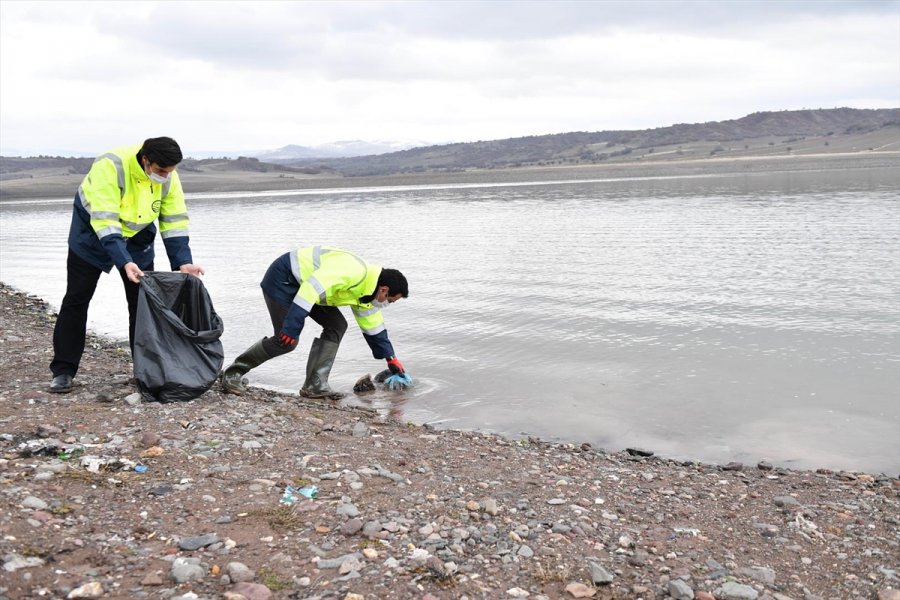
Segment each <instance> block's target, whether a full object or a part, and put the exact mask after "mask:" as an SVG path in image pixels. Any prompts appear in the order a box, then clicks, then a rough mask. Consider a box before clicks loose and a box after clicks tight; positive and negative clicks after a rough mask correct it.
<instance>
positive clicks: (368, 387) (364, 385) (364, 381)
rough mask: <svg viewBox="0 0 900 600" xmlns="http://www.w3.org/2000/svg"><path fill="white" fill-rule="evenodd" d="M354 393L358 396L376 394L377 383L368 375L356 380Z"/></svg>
mask: <svg viewBox="0 0 900 600" xmlns="http://www.w3.org/2000/svg"><path fill="white" fill-rule="evenodd" d="M353 391H354V392H355V393H357V394H361V393H365V392H374V391H375V383H374V382H373V381H372V376H371V375H369V374H366V375H364V376H362V377H360V378H359V379H357V380H356V383H354V384H353Z"/></svg>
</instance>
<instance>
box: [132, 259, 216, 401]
mask: <svg viewBox="0 0 900 600" xmlns="http://www.w3.org/2000/svg"><path fill="white" fill-rule="evenodd" d="M223 331H225V326H224V325H223V324H222V319H220V318H219V315H217V314H216V311H215V309H214V308H213V304H212V300H211V299H210V297H209V293H208V292H207V291H206V286H204V285H203V282H202V281H200V279H199V278H197V277H194V276H193V275H188V274H187V273H174V272H171V273H170V272H166V271H154V272H148V273H146V274H145V275H144V277H143V278H142V279H141V289H140V292H139V294H138V305H137V321H136V323H135V328H134V356H133V359H134V379H135V381H136V382H137V387H138V391H139V392H140V393H141V395H142V396H143V398H144V400H145V401H148V402H179V401H184V400H193V399H194V398H197V397H198V396H200V395H202V394H203V393H204V392H206V390H208V389H209V388H211V387H212V385H213V384H214V383H215V382H216V378H217V377H218V375H219V371H220V370H221V369H222V363H223V361H224V360H225V353H224V352H223V350H222V342H221V341H219V338H220V337H222V332H223Z"/></svg>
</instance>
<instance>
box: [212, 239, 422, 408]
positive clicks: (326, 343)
mask: <svg viewBox="0 0 900 600" xmlns="http://www.w3.org/2000/svg"><path fill="white" fill-rule="evenodd" d="M260 287H262V290H263V298H264V299H265V301H266V307H267V308H268V309H269V316H270V317H271V319H272V327H273V330H274V335H272V336H271V337H265V338H262V339H261V340H259V341H258V342H256V343H255V344H253V345H252V346H250V347H249V348H248V349H247V350H245V351H244V352H243V353H242V354H241V355H240V356H238V357H237V358H236V359H235V361H234V362H233V363H232V364H231V365H230V366H229V367H228V368H226V369H225V372H224V374H223V377H222V385H223V387H224V388H225V391H228V392H231V393H233V394H242V393H244V392H246V391H247V389H246V388H245V387H244V384H243V382H242V377H243V376H244V374H246V373H247V372H248V371H249V370H250V369H254V368H256V367H258V366H259V365H261V364H262V363H264V362H266V361H267V360H269V359H271V358H275V357H276V356H281V355H282V354H287V353H288V352H291V351H292V350H293V349H294V348H296V347H297V339H298V338H299V337H300V332H301V331H302V330H303V324H304V322H305V321H306V317H310V318H311V319H312V320H313V321H315V322H316V323H318V324H319V325H321V326H322V335H321V337H318V338H316V339H314V340H313V343H312V347H311V348H310V351H309V358H308V359H307V362H306V381H305V383H304V384H303V387H302V388H301V389H300V395H301V396H305V397H307V398H339V397H341V396H342V395H343V394H340V393H338V392H335V391H334V390H332V389H331V387H330V386H329V385H328V376H329V375H330V374H331V367H332V365H333V364H334V359H335V356H336V355H337V350H338V346H339V345H340V343H341V339H342V338H343V337H344V333H345V332H346V331H347V320H346V319H344V316H343V315H342V314H341V311H340V309H338V308H337V307H339V306H349V307H350V309H351V311H352V312H353V316H354V317H355V318H356V322H357V324H358V325H359V327H360V329H362V333H363V337H364V338H365V340H366V342H368V344H369V347H370V348H371V349H372V356H374V357H375V358H378V359H385V360H387V364H388V368H389V369H390V370H391V372H392V373H393V374H395V375H404V374H405V370H404V368H403V365H402V364H401V363H400V361H399V360H397V356H396V355H395V354H394V347H393V346H392V345H391V342H390V340H389V339H388V335H387V330H386V329H385V328H384V317H383V315H382V314H381V309H382V308H383V307H385V306H387V305H388V304H391V303H393V302H396V301H397V300H400V299H401V298H406V297H408V296H409V288H408V286H407V283H406V277H404V276H403V273H401V272H400V271H398V270H396V269H385V268H382V267H380V266H378V265H373V264H371V263H367V262H365V261H364V260H362V259H361V258H359V257H357V256H355V255H354V254H351V253H350V252H347V251H346V250H341V249H340V248H332V247H327V246H313V247H309V248H300V249H298V250H296V251H294V252H288V253H286V254H283V255H281V256H280V257H278V258H277V259H275V261H274V262H273V263H272V264H271V265H270V266H269V269H268V270H267V271H266V274H265V276H264V277H263V280H262V283H261V284H260Z"/></svg>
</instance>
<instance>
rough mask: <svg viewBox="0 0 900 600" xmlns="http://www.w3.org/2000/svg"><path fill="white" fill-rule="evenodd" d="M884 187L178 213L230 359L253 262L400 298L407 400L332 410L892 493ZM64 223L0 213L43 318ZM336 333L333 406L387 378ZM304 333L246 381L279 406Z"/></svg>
mask: <svg viewBox="0 0 900 600" xmlns="http://www.w3.org/2000/svg"><path fill="white" fill-rule="evenodd" d="M898 190H900V169H894V170H891V169H887V170H885V169H880V170H873V169H848V170H844V171H836V172H835V171H832V172H824V171H823V172H805V173H787V172H785V173H769V174H763V175H760V174H753V175H751V174H746V175H733V176H715V177H677V178H646V179H628V180H596V181H580V182H548V183H539V184H513V185H482V186H479V185H466V186H417V187H401V188H373V189H344V190H327V191H319V192H316V191H304V192H301V193H293V194H291V193H285V192H277V193H256V194H245V195H240V194H223V195H218V196H217V195H210V194H206V195H199V194H198V195H194V196H192V197H189V208H190V214H191V218H192V229H191V231H192V236H191V242H192V248H193V251H194V257H195V260H196V262H198V263H200V264H203V265H204V266H205V267H206V269H207V275H206V276H205V277H204V281H205V283H206V286H207V287H208V289H209V291H210V294H211V295H212V298H213V301H214V303H215V307H216V310H217V311H218V313H219V314H220V315H221V316H222V318H223V320H224V322H225V334H224V337H223V343H224V346H225V351H226V361H228V362H230V361H231V360H232V359H233V358H234V357H235V356H236V355H237V354H239V353H240V352H241V351H242V350H243V349H244V348H245V347H247V346H248V345H249V344H251V343H252V342H254V341H255V340H257V339H259V338H260V337H261V336H263V335H268V334H270V325H269V322H268V315H267V312H266V310H265V306H264V303H263V301H262V295H261V292H260V289H259V285H258V284H259V280H260V278H261V277H262V274H263V273H264V271H265V269H266V268H267V266H268V265H269V263H270V262H271V261H272V260H273V259H274V258H275V257H277V256H278V255H280V254H281V253H283V252H286V251H288V250H290V249H291V248H292V247H294V246H296V245H297V244H300V245H313V244H332V245H337V246H341V247H345V248H347V249H349V250H352V251H354V252H356V253H358V254H359V255H361V256H363V257H365V258H367V259H368V260H370V261H372V262H377V263H380V264H383V265H385V266H390V267H395V268H399V269H401V270H402V271H403V272H404V273H405V274H406V275H407V277H408V279H409V281H410V297H409V299H408V300H404V301H402V302H399V303H397V304H395V305H393V306H391V307H390V308H388V309H387V310H386V313H385V316H386V320H387V325H388V330H389V332H390V337H391V339H392V341H393V343H394V346H395V348H396V350H397V352H398V355H399V356H400V358H401V360H402V361H403V362H404V364H405V365H406V367H407V369H408V370H409V372H410V373H411V375H412V376H413V377H414V378H415V380H416V383H417V385H416V387H415V389H413V390H412V391H410V392H408V393H405V394H402V393H401V394H391V393H379V394H376V395H375V396H374V397H369V398H364V399H355V398H352V397H351V400H350V401H352V402H363V403H372V404H373V405H374V406H375V408H376V409H378V410H379V411H383V412H386V411H390V412H392V413H393V414H394V415H396V416H399V417H400V418H402V419H405V420H410V421H414V422H418V423H422V422H429V423H432V424H434V425H437V426H439V427H451V428H460V429H476V430H484V431H492V432H500V433H503V434H508V435H511V436H520V435H534V436H538V437H542V438H545V439H550V440H559V441H566V442H574V443H581V442H589V443H591V444H593V445H594V446H595V447H602V448H606V449H608V450H619V449H622V448H624V447H628V446H640V447H644V448H648V449H651V450H654V451H655V452H657V453H658V454H662V455H665V456H670V457H676V458H683V459H696V460H702V461H710V462H717V463H725V462H728V461H732V460H736V461H742V462H744V463H747V464H755V463H756V461H758V460H762V459H765V460H769V461H771V462H773V463H775V464H780V465H786V466H792V467H803V468H816V467H829V468H833V469H855V470H866V471H874V472H878V471H881V472H887V473H889V474H892V475H897V473H898V471H900V192H898ZM70 204H71V199H65V200H57V201H46V202H41V201H23V202H16V203H6V204H2V205H0V278H2V280H3V281H4V282H6V283H8V284H11V285H13V286H15V287H17V288H19V289H22V290H25V291H28V292H30V293H33V294H35V295H38V296H40V297H43V298H44V299H46V300H48V301H49V302H50V303H51V304H52V305H53V306H54V307H58V306H59V302H60V301H61V299H62V296H63V293H64V288H65V255H66V233H67V230H68V223H69V218H70V212H71V208H70ZM157 254H158V256H157V267H160V268H167V267H168V261H167V258H166V257H165V253H164V250H163V249H162V245H161V244H159V247H158V252H157ZM345 310H346V309H345ZM126 314H127V313H126V309H125V301H124V294H123V293H122V291H121V282H120V281H119V279H118V276H111V277H103V278H101V285H100V287H99V289H98V293H97V296H96V297H95V300H94V303H93V304H92V306H91V313H90V327H91V328H92V329H93V330H94V331H96V332H98V333H102V334H106V335H110V336H113V337H117V338H124V337H127V328H126V320H127V319H126ZM347 316H348V320H349V321H351V323H350V329H349V330H348V333H347V336H346V338H345V340H344V343H343V344H342V346H341V350H340V353H339V355H338V361H337V363H336V365H335V367H334V370H333V372H332V384H333V385H334V386H335V387H337V388H338V389H342V390H344V391H348V392H349V391H350V390H351V388H352V386H353V383H354V382H355V381H356V379H357V378H358V377H360V376H361V375H364V374H365V373H372V374H375V373H377V372H378V371H380V370H381V369H382V368H383V367H384V363H383V361H375V360H374V359H372V358H371V355H370V354H369V351H368V347H367V346H366V344H365V342H364V341H363V339H362V336H361V335H360V334H359V332H358V329H357V328H356V326H355V325H354V324H353V322H352V317H350V315H349V313H347ZM318 332H319V328H318V326H317V325H315V324H314V323H308V324H307V327H306V328H305V329H304V331H303V335H302V337H301V343H300V349H299V350H298V351H296V352H294V353H293V354H291V355H288V356H285V357H281V358H279V359H276V360H273V361H270V362H269V363H267V364H266V365H264V366H263V367H261V368H259V369H257V370H254V371H252V372H251V373H250V374H249V376H248V377H249V379H250V380H251V382H252V383H255V384H261V385H264V386H266V387H269V388H273V389H278V390H284V391H290V392H295V391H296V390H297V389H298V388H299V386H300V385H301V384H302V383H303V379H304V372H305V363H306V349H307V348H308V347H309V344H310V342H311V340H312V338H313V337H314V336H316V335H318ZM47 345H48V348H49V346H50V340H49V339H48V340H47ZM48 381H49V371H48Z"/></svg>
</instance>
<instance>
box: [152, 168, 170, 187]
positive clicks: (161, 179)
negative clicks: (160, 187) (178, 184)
mask: <svg viewBox="0 0 900 600" xmlns="http://www.w3.org/2000/svg"><path fill="white" fill-rule="evenodd" d="M147 177H149V178H150V181H152V182H153V183H159V184H163V183H165V182H167V181H168V180H169V176H168V175H166V176H165V177H163V176H162V175H158V174H156V173H154V172H153V171H150V172H149V173H147Z"/></svg>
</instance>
